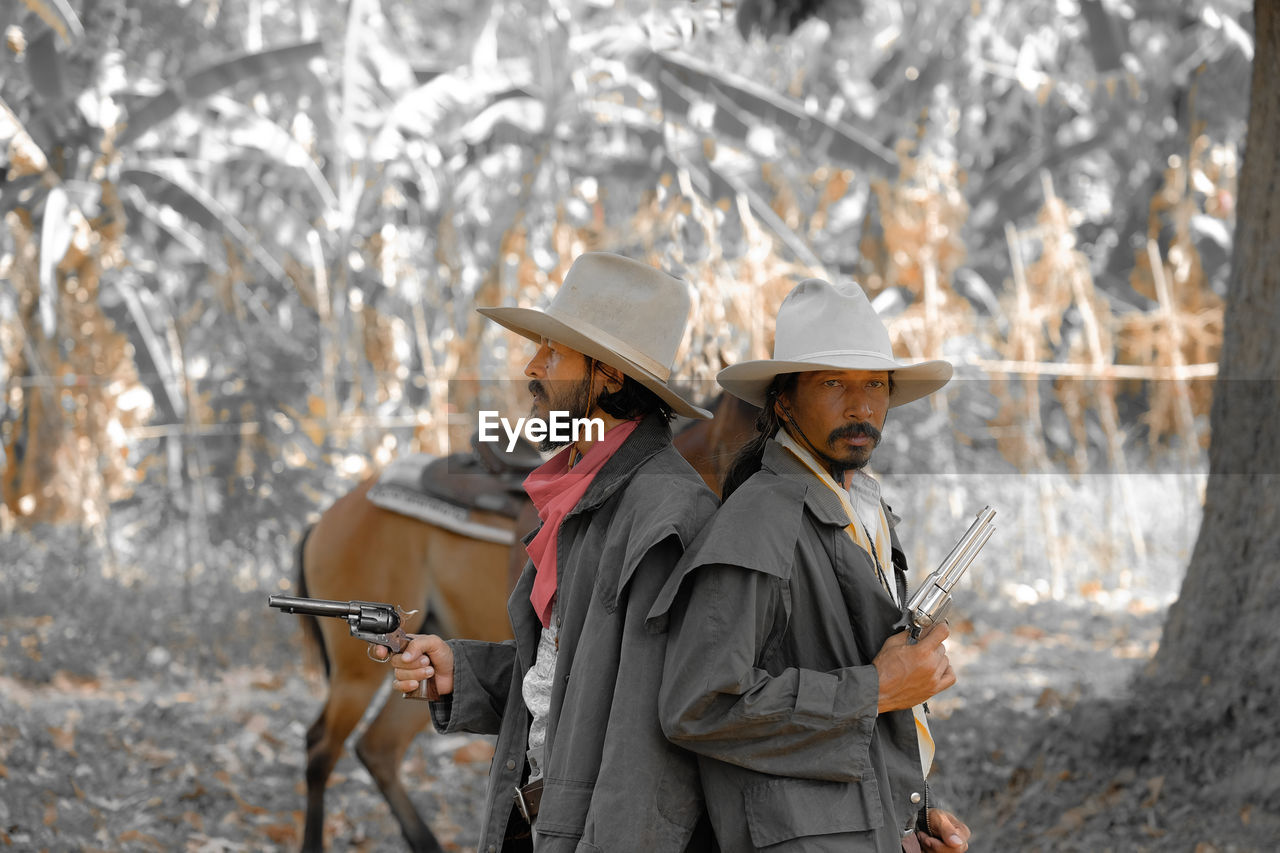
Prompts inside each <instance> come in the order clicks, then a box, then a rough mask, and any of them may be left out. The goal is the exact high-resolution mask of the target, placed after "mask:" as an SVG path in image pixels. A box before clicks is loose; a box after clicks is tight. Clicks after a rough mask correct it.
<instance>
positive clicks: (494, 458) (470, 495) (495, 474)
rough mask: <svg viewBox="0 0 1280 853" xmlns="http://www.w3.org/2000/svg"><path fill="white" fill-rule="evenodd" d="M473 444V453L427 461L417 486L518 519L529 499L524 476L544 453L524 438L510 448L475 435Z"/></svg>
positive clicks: (456, 502)
mask: <svg viewBox="0 0 1280 853" xmlns="http://www.w3.org/2000/svg"><path fill="white" fill-rule="evenodd" d="M471 447H472V451H471V452H470V453H452V454H450V455H448V456H441V457H439V458H436V459H432V460H431V461H430V462H428V463H427V464H426V465H425V467H423V468H422V471H421V474H420V475H419V477H418V482H417V487H418V489H419V490H420V491H421V492H422V493H423V494H425V495H428V496H430V497H433V498H438V499H440V500H444V501H448V502H449V503H451V504H453V505H455V506H458V507H463V508H465V509H477V510H483V511H484V512H493V513H497V514H499V515H502V516H505V517H507V518H511V519H515V518H516V517H517V516H518V515H519V514H520V510H521V508H522V507H523V506H524V503H525V501H527V500H528V498H527V497H526V496H525V492H524V485H523V484H524V478H525V477H526V476H528V474H529V472H530V471H532V470H533V469H534V468H537V467H538V466H539V465H541V464H542V461H543V460H542V457H541V456H539V455H538V451H537V450H536V449H535V448H534V447H533V445H531V444H529V443H528V442H527V441H525V440H524V439H523V438H521V439H519V440H518V441H517V443H516V446H515V447H514V448H513V449H512V450H511V451H510V452H508V451H507V450H506V448H505V446H503V445H501V444H499V443H498V442H482V441H479V440H478V439H477V437H476V436H473V437H472V439H471Z"/></svg>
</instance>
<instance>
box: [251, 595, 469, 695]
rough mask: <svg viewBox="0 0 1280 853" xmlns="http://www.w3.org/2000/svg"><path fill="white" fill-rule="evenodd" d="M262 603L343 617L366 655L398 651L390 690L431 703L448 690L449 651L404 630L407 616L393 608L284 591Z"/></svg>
mask: <svg viewBox="0 0 1280 853" xmlns="http://www.w3.org/2000/svg"><path fill="white" fill-rule="evenodd" d="M267 604H268V605H269V606H271V607H275V608H277V609H279V610H282V611H284V612H285V613H297V614H300V615H304V616H329V617H333V618H337V619H345V620H347V624H348V625H349V626H350V627H351V636H353V637H355V638H356V639H358V640H364V641H365V642H366V643H369V656H370V657H371V658H373V659H374V660H378V661H386V660H387V659H388V658H390V657H391V656H392V655H399V657H398V658H396V663H397V664H398V666H397V667H396V682H395V688H396V689H397V690H400V691H402V692H403V693H404V695H405V698H407V699H427V700H429V701H435V700H437V699H439V698H440V697H441V696H443V695H447V694H449V693H452V692H453V652H452V651H451V650H450V649H449V646H448V645H446V644H445V642H444V640H443V639H441V638H440V637H437V636H435V635H434V634H406V633H405V632H404V629H403V627H401V621H402V617H404V616H408V615H410V614H408V613H405V612H404V611H402V610H400V609H399V608H398V607H393V606H392V605H390V604H380V603H378V602H374V601H329V600H327V599H323V598H296V597H294V596H289V595H273V596H271V597H270V598H268V599H267ZM414 612H417V611H414Z"/></svg>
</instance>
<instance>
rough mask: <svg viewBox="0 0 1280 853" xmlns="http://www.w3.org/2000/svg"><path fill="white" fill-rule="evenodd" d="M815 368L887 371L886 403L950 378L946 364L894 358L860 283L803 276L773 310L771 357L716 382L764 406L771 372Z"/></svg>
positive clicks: (916, 394) (920, 392)
mask: <svg viewBox="0 0 1280 853" xmlns="http://www.w3.org/2000/svg"><path fill="white" fill-rule="evenodd" d="M814 370H888V371H890V372H891V373H893V380H894V382H893V385H894V388H893V391H892V392H891V393H890V394H889V405H890V406H901V405H902V404H903V403H910V402H911V401H912V400H917V399H919V398H920V397H924V396H925V395H927V394H932V393H933V392H934V391H937V390H938V389H939V388H941V387H942V386H943V385H946V384H947V381H948V380H950V379H951V364H950V363H949V362H946V361H925V362H921V363H919V364H903V363H902V362H899V361H898V360H897V359H895V358H894V357H893V346H892V345H891V344H890V343H889V330H888V329H886V328H885V326H884V323H883V322H882V321H881V320H880V316H879V315H878V314H876V310H875V309H874V308H872V307H871V302H870V301H869V300H868V299H867V295H866V294H865V293H863V292H862V288H861V287H859V286H858V285H856V284H854V283H853V282H849V283H847V284H843V283H842V284H828V283H827V282H825V281H822V280H821V279H817V278H807V279H805V280H804V281H802V282H800V283H799V284H797V285H796V286H795V288H794V289H793V290H792V291H791V292H790V293H788V294H787V298H786V299H783V300H782V306H781V307H780V308H778V324H777V333H776V334H775V335H774V342H773V358H770V359H760V360H757V361H744V362H741V363H740V364H734V365H731V366H730V367H726V368H725V369H724V370H721V371H720V372H719V373H718V374H717V375H716V381H717V382H719V383H720V385H721V387H722V388H724V390H726V391H728V392H729V393H730V394H732V395H733V396H735V397H738V398H740V399H743V400H746V401H747V402H748V403H751V404H753V405H756V406H764V405H765V394H766V392H767V390H768V388H769V383H770V382H772V381H773V378H774V377H775V376H778V375H779V374H783V373H804V372H809V371H814Z"/></svg>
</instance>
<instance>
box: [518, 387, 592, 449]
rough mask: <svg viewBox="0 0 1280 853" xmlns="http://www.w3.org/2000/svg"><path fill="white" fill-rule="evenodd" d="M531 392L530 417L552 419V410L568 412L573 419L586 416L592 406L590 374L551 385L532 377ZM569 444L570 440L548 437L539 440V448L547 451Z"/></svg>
mask: <svg viewBox="0 0 1280 853" xmlns="http://www.w3.org/2000/svg"><path fill="white" fill-rule="evenodd" d="M529 393H530V394H532V395H533V403H532V404H531V405H530V406H529V416H530V417H535V418H543V419H544V420H550V418H551V413H552V412H568V413H569V417H570V418H571V419H577V418H585V417H586V416H587V414H588V413H590V411H591V408H592V401H591V378H590V377H589V376H584V377H583V378H582V379H579V380H578V381H576V382H570V383H564V382H560V383H551V384H550V386H548V384H546V383H543V382H541V381H539V380H537V379H531V380H530V381H529ZM548 435H549V434H548ZM567 444H569V441H568V440H565V441H552V440H551V438H550V437H548V438H544V439H543V440H542V441H540V442H538V449H539V450H541V451H542V452H543V453H545V452H547V451H548V450H555V449H556V448H559V447H564V446H565V445H567Z"/></svg>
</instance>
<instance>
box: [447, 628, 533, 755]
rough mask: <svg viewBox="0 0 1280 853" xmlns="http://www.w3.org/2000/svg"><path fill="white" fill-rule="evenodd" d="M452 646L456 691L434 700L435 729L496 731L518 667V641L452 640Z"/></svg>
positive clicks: (450, 646) (492, 732)
mask: <svg viewBox="0 0 1280 853" xmlns="http://www.w3.org/2000/svg"><path fill="white" fill-rule="evenodd" d="M449 648H450V649H452V650H453V692H452V693H450V694H448V695H447V696H443V697H441V698H440V700H439V701H436V702H432V703H431V722H432V723H433V724H434V725H435V727H436V731H438V732H440V733H441V734H452V733H454V732H470V733H472V734H479V735H492V734H497V733H498V728H499V727H500V726H501V725H502V714H503V711H505V710H506V707H507V695H508V693H509V691H510V689H511V679H512V678H513V677H514V674H515V669H516V645H515V641H514V640H507V641H506V642H503V643H485V642H481V641H479V640H450V641H449Z"/></svg>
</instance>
